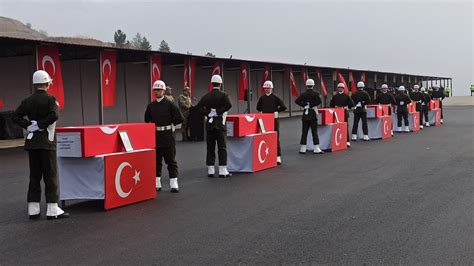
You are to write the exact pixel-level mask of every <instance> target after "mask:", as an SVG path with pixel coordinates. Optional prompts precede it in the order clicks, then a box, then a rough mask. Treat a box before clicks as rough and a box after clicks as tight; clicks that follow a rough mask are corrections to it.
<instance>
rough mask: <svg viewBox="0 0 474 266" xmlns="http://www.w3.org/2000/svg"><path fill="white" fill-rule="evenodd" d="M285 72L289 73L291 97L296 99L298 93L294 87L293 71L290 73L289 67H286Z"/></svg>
mask: <svg viewBox="0 0 474 266" xmlns="http://www.w3.org/2000/svg"><path fill="white" fill-rule="evenodd" d="M286 71H287V72H288V73H289V76H290V88H291V96H295V97H298V95H299V92H298V88H297V87H296V80H295V75H293V71H291V68H290V67H287V68H286Z"/></svg>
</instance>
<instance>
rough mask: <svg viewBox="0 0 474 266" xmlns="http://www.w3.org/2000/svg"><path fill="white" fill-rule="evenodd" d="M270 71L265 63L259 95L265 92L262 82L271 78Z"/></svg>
mask: <svg viewBox="0 0 474 266" xmlns="http://www.w3.org/2000/svg"><path fill="white" fill-rule="evenodd" d="M270 73H271V67H270V65H265V68H264V69H263V77H262V86H260V88H262V93H261V95H263V94H265V90H264V89H263V84H264V83H265V81H267V80H270V78H271V77H270Z"/></svg>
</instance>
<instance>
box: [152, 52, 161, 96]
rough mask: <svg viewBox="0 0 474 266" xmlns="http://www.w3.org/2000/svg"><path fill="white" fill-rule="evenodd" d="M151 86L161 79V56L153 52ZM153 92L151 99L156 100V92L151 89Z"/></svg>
mask: <svg viewBox="0 0 474 266" xmlns="http://www.w3.org/2000/svg"><path fill="white" fill-rule="evenodd" d="M150 72H151V73H150V82H151V85H150V88H152V87H153V83H155V81H157V80H160V79H161V57H160V55H158V54H152V55H150ZM150 92H151V101H154V100H156V97H155V94H154V93H153V90H150Z"/></svg>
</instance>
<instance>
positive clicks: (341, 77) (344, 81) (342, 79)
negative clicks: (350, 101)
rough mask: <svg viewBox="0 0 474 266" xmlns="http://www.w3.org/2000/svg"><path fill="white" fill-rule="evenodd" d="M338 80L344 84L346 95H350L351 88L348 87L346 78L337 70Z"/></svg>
mask: <svg viewBox="0 0 474 266" xmlns="http://www.w3.org/2000/svg"><path fill="white" fill-rule="evenodd" d="M337 78H338V79H339V82H341V83H343V84H344V93H346V94H347V93H349V88H348V87H347V83H346V80H345V79H344V76H343V75H342V74H341V73H340V72H339V70H337Z"/></svg>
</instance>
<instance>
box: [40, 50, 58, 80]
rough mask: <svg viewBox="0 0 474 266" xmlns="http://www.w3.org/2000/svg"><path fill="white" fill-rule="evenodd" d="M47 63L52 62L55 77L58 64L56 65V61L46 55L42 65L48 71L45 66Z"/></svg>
mask: <svg viewBox="0 0 474 266" xmlns="http://www.w3.org/2000/svg"><path fill="white" fill-rule="evenodd" d="M46 62H50V63H51V65H52V66H53V76H54V74H55V73H56V64H54V60H53V58H52V57H51V56H49V55H45V56H43V59H42V60H41V65H42V66H43V70H46V68H45V65H46Z"/></svg>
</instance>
